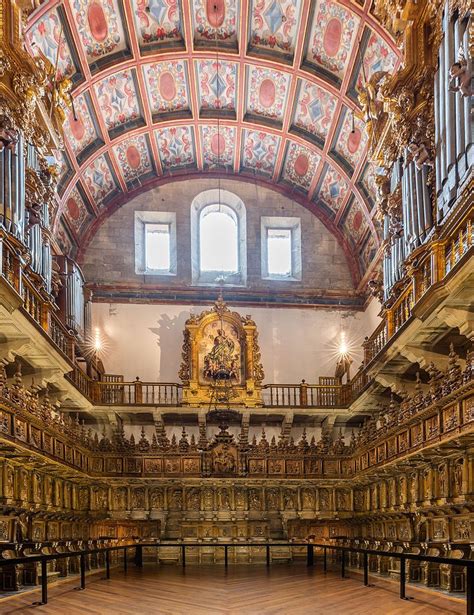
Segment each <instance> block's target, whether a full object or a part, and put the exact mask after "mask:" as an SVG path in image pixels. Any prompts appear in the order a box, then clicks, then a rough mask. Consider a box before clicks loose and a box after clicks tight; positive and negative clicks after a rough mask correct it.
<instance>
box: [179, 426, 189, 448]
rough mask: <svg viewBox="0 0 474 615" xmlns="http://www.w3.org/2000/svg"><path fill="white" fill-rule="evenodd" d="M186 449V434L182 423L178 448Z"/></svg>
mask: <svg viewBox="0 0 474 615" xmlns="http://www.w3.org/2000/svg"><path fill="white" fill-rule="evenodd" d="M188 449H189V442H188V434H187V433H186V428H185V427H184V425H183V429H182V430H181V439H180V441H179V450H181V451H187V450H188Z"/></svg>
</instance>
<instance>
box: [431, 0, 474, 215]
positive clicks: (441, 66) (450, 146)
mask: <svg viewBox="0 0 474 615" xmlns="http://www.w3.org/2000/svg"><path fill="white" fill-rule="evenodd" d="M468 22H469V17H468V16H461V15H459V13H458V11H454V12H453V13H452V14H450V11H449V6H448V4H446V7H445V10H444V13H443V19H442V30H443V38H442V41H441V45H440V48H439V53H438V70H437V71H436V74H435V82H434V100H435V131H436V132H435V145H436V201H437V221H438V222H440V221H441V220H442V219H443V218H444V217H445V216H446V214H447V213H448V211H449V208H450V207H451V205H452V204H453V201H454V199H455V198H456V196H458V192H459V188H460V186H462V183H463V180H464V179H465V178H466V174H467V173H468V172H469V170H470V168H471V166H472V164H473V163H474V152H473V143H472V133H473V127H472V124H473V120H472V117H471V110H472V97H471V96H470V93H471V86H470V81H471V77H470V76H471V68H470V61H469V56H470V49H469V28H468Z"/></svg>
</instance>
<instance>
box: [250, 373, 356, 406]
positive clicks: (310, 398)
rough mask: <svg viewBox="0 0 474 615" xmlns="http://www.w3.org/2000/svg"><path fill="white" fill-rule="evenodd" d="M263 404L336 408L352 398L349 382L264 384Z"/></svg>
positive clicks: (348, 402) (347, 402) (346, 403)
mask: <svg viewBox="0 0 474 615" xmlns="http://www.w3.org/2000/svg"><path fill="white" fill-rule="evenodd" d="M262 397H263V405H264V406H265V407H268V408H291V407H295V408H338V407H344V406H348V405H349V404H350V403H351V401H352V400H353V393H352V387H351V384H347V385H345V384H344V385H341V384H331V385H320V384H307V383H306V382H305V381H304V380H303V381H302V382H301V384H299V385H297V384H266V385H264V387H263V390H262Z"/></svg>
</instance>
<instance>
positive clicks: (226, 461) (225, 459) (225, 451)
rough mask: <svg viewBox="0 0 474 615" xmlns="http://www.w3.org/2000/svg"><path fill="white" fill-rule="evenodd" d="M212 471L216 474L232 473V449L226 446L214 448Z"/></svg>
mask: <svg viewBox="0 0 474 615" xmlns="http://www.w3.org/2000/svg"><path fill="white" fill-rule="evenodd" d="M213 465H214V472H215V473H217V474H232V473H233V472H235V467H236V459H235V454H233V450H232V449H231V448H230V447H229V446H227V444H224V445H222V447H220V448H219V447H218V448H216V450H215V451H214V463H213Z"/></svg>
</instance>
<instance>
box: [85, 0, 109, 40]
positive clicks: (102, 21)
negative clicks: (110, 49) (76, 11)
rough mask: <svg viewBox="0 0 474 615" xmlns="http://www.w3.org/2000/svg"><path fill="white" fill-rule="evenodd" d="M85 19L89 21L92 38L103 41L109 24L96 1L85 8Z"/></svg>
mask: <svg viewBox="0 0 474 615" xmlns="http://www.w3.org/2000/svg"><path fill="white" fill-rule="evenodd" d="M87 21H88V22H89V28H90V31H91V34H92V36H93V37H94V40H96V41H97V42H98V43H103V42H104V41H105V39H106V38H107V34H108V33H109V26H108V24H107V18H106V17H105V13H104V9H103V8H102V7H101V6H100V4H99V3H98V2H92V4H91V5H90V6H89V8H88V9H87Z"/></svg>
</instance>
